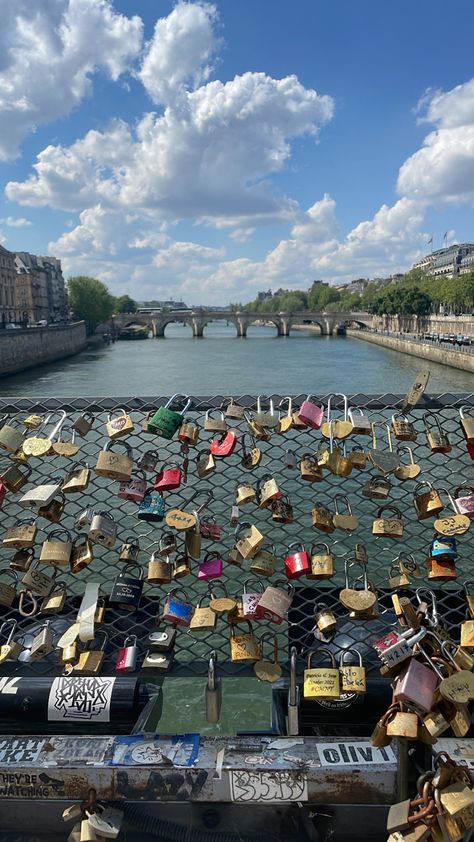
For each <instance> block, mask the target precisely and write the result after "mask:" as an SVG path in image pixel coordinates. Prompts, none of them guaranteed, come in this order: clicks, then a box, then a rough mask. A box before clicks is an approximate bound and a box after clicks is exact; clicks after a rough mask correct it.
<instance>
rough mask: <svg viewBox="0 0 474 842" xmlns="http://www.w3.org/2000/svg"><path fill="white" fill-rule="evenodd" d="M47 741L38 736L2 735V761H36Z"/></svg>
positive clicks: (0, 746) (0, 741)
mask: <svg viewBox="0 0 474 842" xmlns="http://www.w3.org/2000/svg"><path fill="white" fill-rule="evenodd" d="M45 742H46V740H44V739H37V738H36V737H14V738H13V737H0V762H2V763H35V762H36V760H38V756H39V754H40V752H41V749H42V748H43V746H44V744H45Z"/></svg>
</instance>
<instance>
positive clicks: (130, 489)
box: [118, 471, 146, 503]
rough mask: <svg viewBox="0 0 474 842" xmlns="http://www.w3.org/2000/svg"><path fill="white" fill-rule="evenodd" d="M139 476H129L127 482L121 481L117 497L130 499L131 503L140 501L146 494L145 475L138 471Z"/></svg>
mask: <svg viewBox="0 0 474 842" xmlns="http://www.w3.org/2000/svg"><path fill="white" fill-rule="evenodd" d="M140 473H141V477H131V478H130V479H129V480H128V482H121V483H120V488H119V490H118V497H120V498H121V499H122V500H131V501H132V503H142V502H143V500H144V498H145V494H146V476H145V474H144V473H143V471H140Z"/></svg>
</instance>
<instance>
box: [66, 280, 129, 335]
mask: <svg viewBox="0 0 474 842" xmlns="http://www.w3.org/2000/svg"><path fill="white" fill-rule="evenodd" d="M67 286H68V294H69V308H70V310H72V312H73V313H74V316H75V317H76V318H77V319H84V321H85V323H86V328H87V332H88V333H89V334H91V333H94V330H95V329H96V327H97V325H100V324H102V323H103V322H107V321H108V320H109V319H110V317H111V316H112V315H113V313H136V311H137V303H136V301H134V300H133V298H130V296H129V295H119V296H118V297H116V296H114V295H112V293H111V292H109V289H108V287H107V286H106V285H105V284H104V283H102V281H99V280H97V278H89V277H88V276H87V275H76V276H75V277H73V278H68V282H67Z"/></svg>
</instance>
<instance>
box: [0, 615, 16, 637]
mask: <svg viewBox="0 0 474 842" xmlns="http://www.w3.org/2000/svg"><path fill="white" fill-rule="evenodd" d="M17 625H18V623H17V621H16V620H14V619H13V617H10V618H9V619H8V620H4V621H3V623H2V624H1V626H0V637H1V636H2V634H5V632H4V631H3V629H4V628H5V626H11V631H10V632H9V634H8V636H7V643H10V641H11V639H12V637H13V635H14V634H15V631H16V627H17Z"/></svg>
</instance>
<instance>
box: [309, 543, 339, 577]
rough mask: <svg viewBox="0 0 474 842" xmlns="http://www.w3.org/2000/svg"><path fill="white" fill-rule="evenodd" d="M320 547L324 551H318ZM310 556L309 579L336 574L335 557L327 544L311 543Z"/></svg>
mask: <svg viewBox="0 0 474 842" xmlns="http://www.w3.org/2000/svg"><path fill="white" fill-rule="evenodd" d="M319 547H323V549H324V552H317V550H318V548H319ZM310 557H311V573H307V574H306V578H307V579H330V578H331V577H332V576H333V575H334V558H333V556H332V555H331V553H330V551H329V546H328V545H327V544H323V543H322V544H311V549H310Z"/></svg>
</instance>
